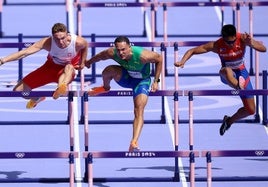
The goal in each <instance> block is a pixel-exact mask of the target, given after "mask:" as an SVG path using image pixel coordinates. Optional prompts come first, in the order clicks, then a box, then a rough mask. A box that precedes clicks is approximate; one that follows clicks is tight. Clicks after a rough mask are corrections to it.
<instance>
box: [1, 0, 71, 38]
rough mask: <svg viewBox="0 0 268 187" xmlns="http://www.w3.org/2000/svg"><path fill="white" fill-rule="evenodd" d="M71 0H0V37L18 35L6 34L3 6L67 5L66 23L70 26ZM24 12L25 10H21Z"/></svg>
mask: <svg viewBox="0 0 268 187" xmlns="http://www.w3.org/2000/svg"><path fill="white" fill-rule="evenodd" d="M69 3H70V2H69V0H65V2H53V1H51V2H38V1H37V2H8V0H1V1H0V37H1V38H16V37H17V36H14V35H5V32H4V31H3V27H2V18H3V16H4V13H3V6H20V7H23V6H25V7H27V6H28V7H29V6H40V7H44V6H65V7H66V25H67V28H69V17H70V13H69V12H70V10H69V6H68V4H69ZM21 12H23V11H21ZM24 37H25V38H41V37H46V36H41V35H26V36H24Z"/></svg>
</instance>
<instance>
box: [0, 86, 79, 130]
mask: <svg viewBox="0 0 268 187" xmlns="http://www.w3.org/2000/svg"><path fill="white" fill-rule="evenodd" d="M53 93H54V91H31V92H19V91H18V92H16V91H0V97H22V99H23V98H24V97H52V95H53ZM77 96H78V94H77V92H76V91H69V92H68V94H67V95H65V96H61V97H66V98H68V108H67V110H68V116H67V120H59V121H56V120H45V121H28V120H22V121H12V120H11V121H0V125H18V124H19V125H55V124H57V125H68V124H71V123H73V119H74V118H73V112H72V111H73V97H77ZM25 101H26V100H25ZM55 102H56V101H55Z"/></svg>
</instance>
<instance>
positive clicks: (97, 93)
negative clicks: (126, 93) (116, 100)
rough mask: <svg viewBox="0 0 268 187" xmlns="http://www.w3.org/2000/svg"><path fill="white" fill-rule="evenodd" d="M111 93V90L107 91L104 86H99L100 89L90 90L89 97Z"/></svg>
mask: <svg viewBox="0 0 268 187" xmlns="http://www.w3.org/2000/svg"><path fill="white" fill-rule="evenodd" d="M109 91H110V89H109V90H105V88H104V87H103V86H99V87H94V88H92V89H91V90H89V91H88V95H90V96H94V95H99V94H102V93H107V92H109Z"/></svg>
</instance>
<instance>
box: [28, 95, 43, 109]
mask: <svg viewBox="0 0 268 187" xmlns="http://www.w3.org/2000/svg"><path fill="white" fill-rule="evenodd" d="M45 99H46V97H40V98H39V99H37V100H33V99H30V100H29V101H28V103H27V104H26V108H27V109H32V108H34V107H36V105H37V104H38V103H40V102H42V101H44V100H45Z"/></svg>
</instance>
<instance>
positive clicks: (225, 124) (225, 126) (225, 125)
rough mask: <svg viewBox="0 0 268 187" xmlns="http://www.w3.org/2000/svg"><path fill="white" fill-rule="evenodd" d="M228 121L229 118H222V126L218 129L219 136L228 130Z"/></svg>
mask: <svg viewBox="0 0 268 187" xmlns="http://www.w3.org/2000/svg"><path fill="white" fill-rule="evenodd" d="M229 119H230V117H229V116H224V118H223V122H222V125H221V127H220V135H221V136H223V135H224V133H225V132H226V131H227V130H228V129H230V127H231V125H229V124H228V120H229Z"/></svg>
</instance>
